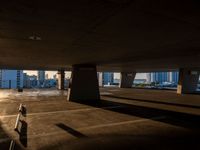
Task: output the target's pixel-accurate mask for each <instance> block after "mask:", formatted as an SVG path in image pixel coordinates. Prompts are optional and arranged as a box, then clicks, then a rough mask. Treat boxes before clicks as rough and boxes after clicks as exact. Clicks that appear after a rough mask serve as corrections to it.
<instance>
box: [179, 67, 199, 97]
mask: <svg viewBox="0 0 200 150" xmlns="http://www.w3.org/2000/svg"><path fill="white" fill-rule="evenodd" d="M198 81H199V71H195V70H191V69H187V68H181V69H180V70H179V81H178V87H177V93H178V94H184V93H185V94H187V93H194V92H196V89H197V84H198Z"/></svg>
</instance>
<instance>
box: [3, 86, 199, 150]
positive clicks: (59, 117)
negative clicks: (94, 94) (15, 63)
mask: <svg viewBox="0 0 200 150" xmlns="http://www.w3.org/2000/svg"><path fill="white" fill-rule="evenodd" d="M66 97H67V91H64V92H63V91H58V90H51V89H47V90H36V89H35V90H24V92H23V93H18V92H16V91H15V90H1V91H0V110H1V111H0V150H4V149H5V150H6V149H8V148H9V143H10V140H11V139H14V140H15V141H16V147H15V149H31V150H46V149H47V150H48V149H53V150H57V149H59V150H60V149H61V150H66V149H69V150H83V149H84V150H85V149H92V150H94V149H95V150H96V149H97V150H107V149H109V150H110V149H134V150H143V149H148V150H149V149H156V150H161V149H162V150H171V149H176V150H177V149H200V138H199V137H200V95H177V94H176V92H175V91H169V90H149V89H148V90H144V89H119V88H101V99H102V100H101V101H100V102H99V103H98V104H95V105H94V104H93V105H88V104H80V103H75V102H68V101H66ZM20 103H23V104H25V105H26V115H24V116H22V117H21V120H22V121H21V123H20V125H22V133H23V134H18V133H17V132H16V131H14V130H13V128H14V124H15V120H16V115H17V113H18V107H19V104H20Z"/></svg>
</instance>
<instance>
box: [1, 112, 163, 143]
mask: <svg viewBox="0 0 200 150" xmlns="http://www.w3.org/2000/svg"><path fill="white" fill-rule="evenodd" d="M165 118H166V116H157V117H152V118H145V119H137V120H128V121H122V122H114V123H107V124H99V125H94V126H89V127H82V128H77V129H75V130H78V131H80V132H81V131H84V130H90V129H98V128H104V127H113V126H120V125H126V124H133V123H139V122H147V121H152V120H153V121H156V120H160V119H165ZM60 134H62V135H63V134H66V132H65V131H57V132H50V133H41V134H32V135H28V139H33V138H38V137H47V136H52V135H60ZM22 138H23V137H22ZM8 140H10V138H4V139H0V143H1V142H6V141H8ZM15 140H17V138H15Z"/></svg>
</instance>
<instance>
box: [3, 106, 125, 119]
mask: <svg viewBox="0 0 200 150" xmlns="http://www.w3.org/2000/svg"><path fill="white" fill-rule="evenodd" d="M122 107H125V106H107V107H99V108H81V109H73V110H61V111H48V112H39V113H29V114H27V116H37V115H48V114H57V113H73V112H81V111H90V110H100V109H108V110H109V109H115V108H122ZM16 116H17V114H15V115H3V116H0V118H9V117H16Z"/></svg>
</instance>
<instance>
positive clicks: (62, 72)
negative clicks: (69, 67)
mask: <svg viewBox="0 0 200 150" xmlns="http://www.w3.org/2000/svg"><path fill="white" fill-rule="evenodd" d="M57 74H58V89H59V90H64V89H65V70H59V71H58V73H57Z"/></svg>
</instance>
